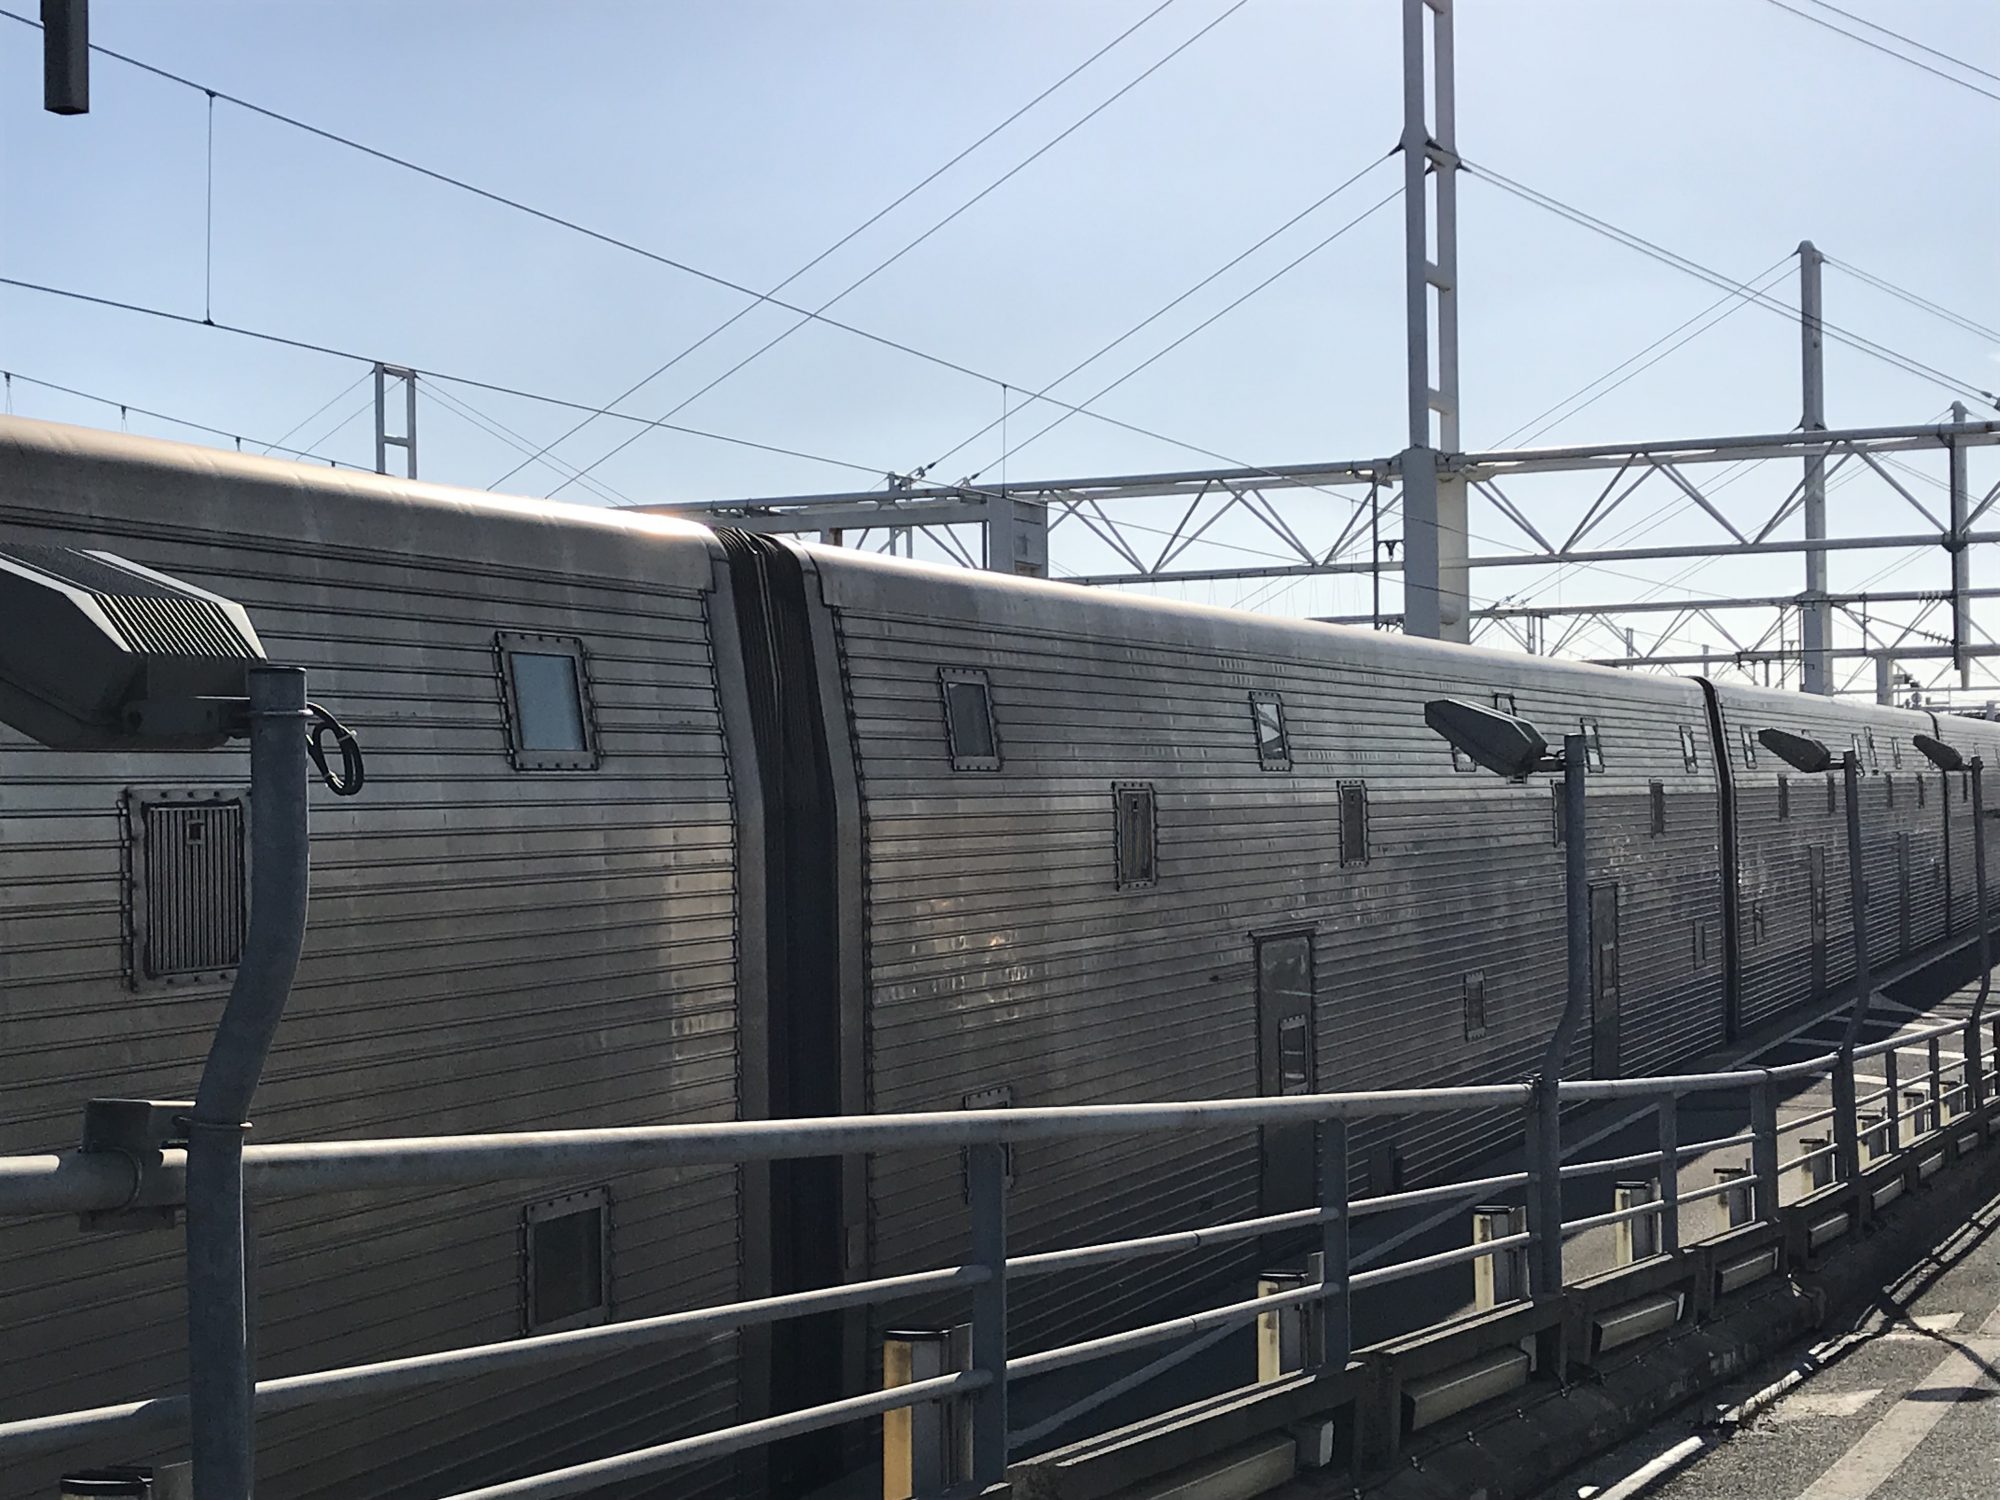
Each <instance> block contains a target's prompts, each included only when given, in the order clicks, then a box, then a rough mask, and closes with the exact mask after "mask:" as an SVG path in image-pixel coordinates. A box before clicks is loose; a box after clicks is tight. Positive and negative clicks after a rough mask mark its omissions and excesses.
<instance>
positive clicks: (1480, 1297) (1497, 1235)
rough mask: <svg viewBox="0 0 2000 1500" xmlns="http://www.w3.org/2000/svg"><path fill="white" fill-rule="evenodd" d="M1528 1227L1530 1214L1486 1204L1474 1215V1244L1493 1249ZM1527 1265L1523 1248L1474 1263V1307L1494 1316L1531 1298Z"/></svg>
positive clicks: (1500, 1253) (1474, 1211) (1497, 1253)
mask: <svg viewBox="0 0 2000 1500" xmlns="http://www.w3.org/2000/svg"><path fill="white" fill-rule="evenodd" d="M1527 1227H1528V1212H1527V1210H1526V1209H1524V1208H1514V1207H1511V1206H1509V1205H1508V1204H1505V1203H1498V1204H1494V1203H1489V1204H1483V1205H1481V1206H1480V1207H1478V1208H1475V1209H1474V1210H1473V1211H1472V1243H1473V1244H1475V1245H1490V1244H1491V1243H1492V1242H1493V1241H1495V1240H1504V1239H1506V1238H1508V1237H1509V1236H1510V1235H1516V1234H1519V1233H1521V1231H1522V1230H1524V1229H1526V1228H1527ZM1527 1269H1528V1261H1527V1257H1526V1256H1524V1255H1523V1254H1522V1253H1521V1249H1520V1247H1519V1246H1518V1245H1517V1246H1514V1247H1513V1248H1511V1249H1507V1250H1495V1251H1494V1252H1493V1253H1492V1254H1491V1255H1482V1256H1480V1257H1479V1259H1477V1260H1475V1261H1474V1262H1473V1263H1472V1305H1473V1306H1474V1307H1475V1308H1476V1309H1477V1310H1478V1311H1480V1312H1491V1311H1492V1310H1493V1309H1494V1308H1496V1307H1505V1306H1506V1305H1507V1304H1508V1303H1510V1302H1520V1301H1523V1300H1525V1299H1526V1298H1527V1295H1528V1275H1527Z"/></svg>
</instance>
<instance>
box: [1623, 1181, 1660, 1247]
mask: <svg viewBox="0 0 2000 1500" xmlns="http://www.w3.org/2000/svg"><path fill="white" fill-rule="evenodd" d="M1659 1198H1660V1188H1659V1184H1658V1183H1655V1182H1620V1183H1616V1184H1614V1185H1613V1186H1612V1189H1611V1207H1612V1208H1613V1210H1615V1211H1616V1212H1618V1213H1623V1212H1625V1211H1626V1210H1627V1209H1633V1208H1638V1207H1639V1206H1640V1205H1641V1204H1646V1203H1657V1202H1658V1201H1659ZM1611 1241H1612V1251H1611V1259H1612V1262H1613V1263H1614V1264H1616V1265H1621V1266H1630V1265H1636V1264H1637V1263H1638V1262H1640V1261H1642V1260H1651V1259H1652V1258H1653V1257H1654V1256H1656V1255H1658V1254H1659V1253H1660V1219H1659V1215H1658V1214H1640V1215H1638V1216H1636V1217H1634V1218H1630V1219H1620V1220H1619V1221H1618V1222H1617V1224H1615V1225H1614V1226H1612V1230H1611Z"/></svg>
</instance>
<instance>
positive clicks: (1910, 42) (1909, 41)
mask: <svg viewBox="0 0 2000 1500" xmlns="http://www.w3.org/2000/svg"><path fill="white" fill-rule="evenodd" d="M1809 3H1811V4H1813V5H1816V6H1818V7H1819V8H1820V9H1821V10H1830V11H1832V12H1833V13H1834V14H1835V15H1836V16H1845V17H1846V18H1847V19H1848V20H1850V21H1852V22H1854V23H1855V24H1856V25H1859V26H1866V27H1867V28H1868V29H1869V30H1870V31H1879V32H1881V33H1882V35H1884V36H1892V37H1894V38H1895V39H1896V40H1897V41H1899V42H1901V43H1902V44H1903V45H1904V46H1905V47H1914V48H1916V49H1917V51H1919V52H1928V53H1929V54H1930V55H1931V56H1932V57H1941V58H1943V59H1944V60H1945V61H1946V62H1948V63H1952V64H1954V65H1955V66H1957V67H1961V68H1963V69H1965V70H1966V72H1968V73H1977V74H1978V75H1979V76H1980V77H1982V78H1990V79H1992V80H1993V81H1994V82H1995V83H2000V73H1990V72H1988V71H1987V70H1986V69H1985V68H1982V67H1980V66H1978V65H1977V64H1976V63H1969V62H1967V61H1966V60H1965V59H1964V58H1962V57H1954V56H1952V55H1951V54H1950V53H1949V52H1940V51H1939V50H1938V49H1937V48H1935V47H1926V46H1925V45H1924V44H1923V43H1922V42H1920V41H1918V40H1917V39H1916V38H1915V37H1910V36H1904V35H1903V33H1902V32H1900V31H1891V30H1890V29H1889V28H1888V27H1886V26H1881V25H1878V24H1877V23H1875V22H1874V21H1871V20H1869V19H1868V18H1867V17H1866V16H1857V15H1856V14H1854V12H1853V11H1851V10H1842V9H1841V8H1840V7H1839V6H1838V5H1829V4H1828V3H1827V0H1809Z"/></svg>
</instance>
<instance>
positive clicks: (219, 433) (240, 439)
mask: <svg viewBox="0 0 2000 1500" xmlns="http://www.w3.org/2000/svg"><path fill="white" fill-rule="evenodd" d="M4 373H5V374H6V377H7V383H8V385H9V386H12V384H13V383H14V382H15V381H17V380H18V381H20V382H21V383H22V384H24V385H38V386H40V387H41V388H42V389H43V390H45V391H61V392H62V393H63V394H64V395H65V396H75V397H77V398H78V399H79V400H83V401H95V402H97V403H98V404H99V405H101V406H115V407H117V408H118V409H119V410H120V411H136V412H137V413H138V414H139V415H140V416H142V417H151V418H153V419H154V420H155V421H158V422H171V423H173V424H174V425H175V426H176V427H188V428H192V429H193V430H194V431H196V432H206V433H208V434H209V435H210V436H211V437H223V438H228V439H229V440H230V441H232V442H234V443H237V444H242V443H245V442H250V443H256V444H257V446H258V447H260V448H262V449H263V450H264V451H265V452H266V453H269V452H271V451H272V450H273V449H275V450H277V451H278V452H280V453H289V454H291V455H292V456H293V457H294V458H311V459H317V460H318V461H319V462H321V463H325V464H334V465H336V466H339V467H344V468H356V467H359V466H358V465H355V464H346V465H341V464H340V461H339V460H338V459H332V458H328V457H327V456H326V455H325V454H324V453H315V452H313V451H312V449H310V448H287V447H286V446H285V445H284V442H283V440H282V439H281V440H280V441H278V442H275V443H263V442H260V441H259V440H258V439H256V438H245V437H244V436H243V435H242V434H241V433H235V432H230V431H228V430H227V429H225V428H221V427H211V426H209V425H208V424H207V423H206V422H191V421H189V420H188V419H187V418H186V417H176V416H172V415H170V414H169V413H167V412H163V411H152V410H150V409H149V408H147V407H144V406H134V405H132V403H131V402H129V401H116V400H113V399H112V398H111V397H109V396H100V395H98V394H97V393H96V392H94V391H80V390H78V389H77V388H76V387H75V386H70V385H58V384H56V382H55V381H53V380H39V379H37V378H36V377H35V376H33V375H23V374H21V373H20V372H19V371H17V370H8V371H6V372H4ZM348 389H349V390H351V389H353V387H351V386H350V387H349V388H348ZM341 394H342V395H345V394H346V392H342V393H341ZM333 399H334V401H338V400H339V399H340V397H339V396H336V397H334V398H333ZM326 405H327V406H331V405H333V401H329V402H327V404H326ZM325 410H326V406H322V407H321V408H320V411H325ZM317 415H319V413H318V412H315V413H313V416H317ZM311 420H312V417H308V418H306V421H307V422H310V421H311ZM303 426H305V422H301V423H299V424H298V427H303ZM298 427H294V428H293V429H292V432H296V431H298ZM291 435H292V434H291V433H290V432H288V433H286V434H285V436H286V437H290V436H291Z"/></svg>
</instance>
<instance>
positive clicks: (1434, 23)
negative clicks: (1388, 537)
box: [1376, 0, 1472, 641]
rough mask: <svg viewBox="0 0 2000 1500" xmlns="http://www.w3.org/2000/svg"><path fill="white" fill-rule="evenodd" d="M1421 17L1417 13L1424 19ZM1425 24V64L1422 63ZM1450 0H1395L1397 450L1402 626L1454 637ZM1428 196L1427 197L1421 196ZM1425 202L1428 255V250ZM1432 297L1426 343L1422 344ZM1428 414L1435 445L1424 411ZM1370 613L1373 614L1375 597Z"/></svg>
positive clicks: (1454, 231) (1457, 570) (1458, 621)
mask: <svg viewBox="0 0 2000 1500" xmlns="http://www.w3.org/2000/svg"><path fill="white" fill-rule="evenodd" d="M1427 15H1428V21H1427V20H1426V17H1427ZM1427 30H1428V32H1429V40H1430V48H1429V53H1430V57H1429V61H1430V67H1429V69H1428V70H1426V68H1425V60H1426V59H1425V45H1424V43H1425V33H1426V31H1427ZM1455 117H1456V104H1455V98H1454V89H1453V59H1452V14H1451V0H1403V141H1402V150H1403V255H1404V268H1403V289H1404V299H1405V311H1406V334H1407V339H1408V349H1407V361H1408V385H1409V388H1408V398H1409V424H1410V446H1409V448H1408V449H1407V450H1406V451H1405V452H1404V453H1403V454H1402V457H1401V460H1400V465H1399V468H1400V473H1401V476H1402V481H1403V630H1404V632H1405V633H1406V634H1409V635H1419V636H1429V637H1432V638H1434V639H1438V640H1450V641H1466V640H1469V639H1470V637H1471V625H1472V622H1471V617H1470V610H1471V600H1470V597H1469V592H1468V590H1469V576H1468V571H1467V561H1466V530H1465V525H1466V516H1465V481H1464V479H1463V478H1462V477H1461V476H1460V475H1458V474H1457V473H1455V472H1444V473H1441V472H1440V471H1439V466H1438V457H1439V454H1440V453H1445V454H1455V453H1457V452H1458V448H1459V420H1458V419H1459V409H1458V408H1459V392H1458V145H1457V131H1456V118H1455ZM1433 194H1434V195H1435V199H1433ZM1433 201H1435V206H1436V215H1435V229H1436V240H1437V254H1436V258H1435V259H1433V258H1432V255H1431V231H1432V228H1433V216H1432V206H1433ZM1433 294H1435V301H1436V310H1437V347H1436V352H1435V355H1433V351H1432V347H1431V310H1432V302H1433ZM1433 412H1435V413H1437V415H1438V417H1439V431H1438V434H1437V438H1436V441H1435V443H1434V442H1433V440H1432V433H1431V414H1432V413H1433ZM1376 613H1377V614H1378V615H1379V614H1380V613H1381V609H1380V606H1379V605H1378V606H1377V609H1376Z"/></svg>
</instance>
